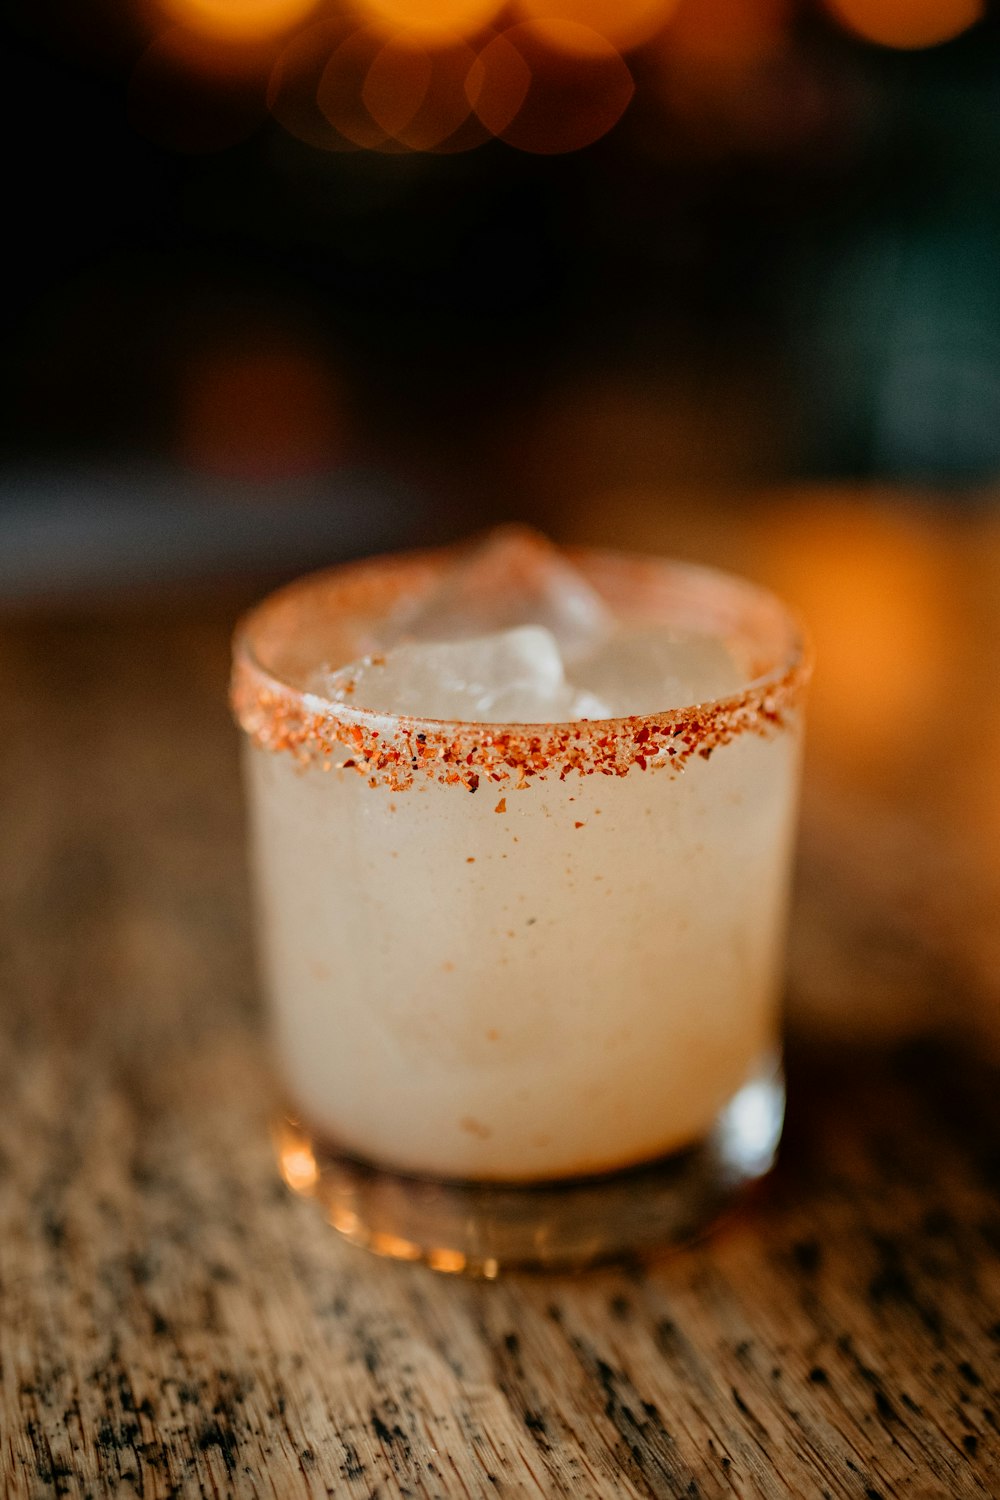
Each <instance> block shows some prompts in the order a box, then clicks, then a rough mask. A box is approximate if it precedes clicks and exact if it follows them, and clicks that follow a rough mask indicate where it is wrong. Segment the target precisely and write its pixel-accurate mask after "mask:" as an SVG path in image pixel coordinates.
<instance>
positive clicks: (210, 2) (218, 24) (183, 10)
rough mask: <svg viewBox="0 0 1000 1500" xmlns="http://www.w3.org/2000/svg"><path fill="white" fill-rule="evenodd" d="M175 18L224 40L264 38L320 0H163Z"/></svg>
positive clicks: (294, 21)
mask: <svg viewBox="0 0 1000 1500" xmlns="http://www.w3.org/2000/svg"><path fill="white" fill-rule="evenodd" d="M159 4H160V7H161V9H162V10H163V11H164V13H165V14H166V15H167V16H168V17H169V18H170V20H172V21H176V22H179V23H180V24H181V25H182V26H186V27H189V28H190V29H191V30H192V31H197V32H200V33H201V34H202V35H204V36H211V37H217V38H219V39H220V40H221V41H234V42H248V41H261V40H264V39H266V38H269V37H273V36H279V35H280V34H281V33H282V32H284V31H289V30H290V29H291V28H292V27H293V26H297V25H299V24H300V23H301V22H302V21H304V20H305V18H306V17H307V16H308V15H309V14H310V12H311V11H314V10H315V9H316V6H317V4H318V0H159Z"/></svg>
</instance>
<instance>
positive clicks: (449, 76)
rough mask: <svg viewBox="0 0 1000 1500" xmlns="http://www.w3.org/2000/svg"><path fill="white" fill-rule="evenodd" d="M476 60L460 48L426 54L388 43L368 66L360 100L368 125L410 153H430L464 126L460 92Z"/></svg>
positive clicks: (404, 42) (465, 107)
mask: <svg viewBox="0 0 1000 1500" xmlns="http://www.w3.org/2000/svg"><path fill="white" fill-rule="evenodd" d="M475 61H476V54H475V53H474V52H473V51H472V49H471V47H468V46H466V45H465V44H464V43H461V42H459V43H455V44H453V45H452V46H450V47H446V48H436V49H434V50H433V51H428V50H427V49H425V48H423V47H416V48H415V47H413V46H412V45H411V44H410V41H409V39H408V38H406V39H403V38H398V39H396V40H393V41H389V42H387V43H386V45H385V46H384V47H383V48H382V50H381V52H379V54H378V56H377V57H376V58H375V59H374V61H373V62H372V65H371V67H370V68H369V70H368V75H367V77H366V78H365V83H364V88H363V90H362V99H363V101H364V104H365V107H366V108H367V110H368V113H369V114H370V115H371V117H372V119H373V120H374V121H375V122H376V123H377V124H378V125H381V126H382V128H383V130H385V131H386V133H387V134H388V135H390V136H392V138H393V139H394V140H397V141H399V142H400V143H401V144H402V145H404V146H407V147H409V149H410V150H411V151H431V150H433V149H435V148H437V147H439V146H441V145H442V144H443V143H444V142H446V141H448V140H449V139H451V138H452V137H453V136H454V135H455V133H456V132H457V131H458V130H460V128H461V127H462V126H463V125H464V124H465V121H466V120H467V119H468V117H469V115H470V113H471V105H470V104H469V100H468V97H467V95H466V91H465V83H466V79H467V78H468V75H469V70H470V69H471V68H472V66H473V65H474V63H475Z"/></svg>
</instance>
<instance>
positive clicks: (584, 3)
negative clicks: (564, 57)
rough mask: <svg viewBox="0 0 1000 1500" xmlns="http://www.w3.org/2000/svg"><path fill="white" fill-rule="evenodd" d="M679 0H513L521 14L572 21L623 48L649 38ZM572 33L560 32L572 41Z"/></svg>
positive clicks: (638, 44) (661, 25)
mask: <svg viewBox="0 0 1000 1500" xmlns="http://www.w3.org/2000/svg"><path fill="white" fill-rule="evenodd" d="M678 3H679V0H516V9H517V11H518V12H519V14H521V15H522V16H525V17H529V18H531V19H535V20H555V21H575V22H576V23H577V24H578V25H580V26H585V27H588V28H589V29H590V30H591V31H596V32H597V33H598V35H599V36H603V37H604V38H606V40H607V41H609V42H611V43H612V45H614V46H615V47H618V48H620V49H622V50H627V49H628V48H631V47H637V46H640V45H641V44H642V43H643V42H647V41H649V39H650V37H653V36H655V35H656V33H657V32H658V31H660V30H661V29H662V27H663V26H664V25H665V24H666V22H667V20H668V19H669V18H670V16H671V15H672V14H673V13H674V11H675V10H676V9H677V5H678ZM573 38H574V33H573V32H572V31H569V32H565V33H563V36H562V38H561V41H562V44H563V45H572V42H573Z"/></svg>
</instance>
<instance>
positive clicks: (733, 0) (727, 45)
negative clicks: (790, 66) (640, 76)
mask: <svg viewBox="0 0 1000 1500" xmlns="http://www.w3.org/2000/svg"><path fill="white" fill-rule="evenodd" d="M790 8H791V7H790V0H680V4H679V6H678V7H677V9H676V12H675V14H674V16H673V18H672V19H671V21H670V23H669V26H668V28H667V31H666V33H665V38H664V39H665V42H666V45H667V47H668V48H669V50H670V52H671V54H672V55H673V56H674V57H675V58H677V59H679V60H683V61H685V62H687V63H688V64H689V65H692V66H695V67H697V66H701V67H713V68H719V67H724V68H733V67H738V68H745V67H747V66H749V65H751V64H754V63H758V62H760V61H762V60H763V59H765V58H768V57H772V56H774V54H775V53H776V52H778V51H780V50H781V48H782V47H783V45H784V41H785V37H786V28H787V25H788V21H789V18H790Z"/></svg>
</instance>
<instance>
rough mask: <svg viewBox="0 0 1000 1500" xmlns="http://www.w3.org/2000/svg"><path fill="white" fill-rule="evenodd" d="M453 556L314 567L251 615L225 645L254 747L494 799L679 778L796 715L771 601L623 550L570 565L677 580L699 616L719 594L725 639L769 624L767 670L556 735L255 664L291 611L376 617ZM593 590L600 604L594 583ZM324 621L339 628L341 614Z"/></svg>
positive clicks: (577, 557) (404, 556)
mask: <svg viewBox="0 0 1000 1500" xmlns="http://www.w3.org/2000/svg"><path fill="white" fill-rule="evenodd" d="M453 556H454V551H453V549H450V548H442V549H437V550H435V551H427V552H408V553H396V554H390V555H388V556H385V557H380V558H375V559H370V560H368V561H366V562H362V563H352V564H346V565H343V566H338V567H334V568H329V569H324V570H323V571H321V572H319V573H313V574H309V575H306V576H305V577H303V578H300V579H298V580H296V581H295V582H293V583H291V584H288V585H287V586H286V587H285V588H283V589H279V590H278V591H277V592H276V593H273V594H270V595H268V596H267V598H265V599H264V600H262V601H261V602H260V603H259V604H258V605H256V606H255V607H254V608H253V609H251V610H250V611H249V612H248V614H246V615H245V616H244V617H243V619H242V620H241V621H240V622H239V624H238V625H237V628H236V632H235V635H234V640H233V672H232V682H231V692H230V702H231V705H232V709H233V712H234V715H235V717H236V721H237V723H238V724H239V726H240V727H241V728H242V729H243V730H244V731H245V733H246V734H247V735H248V736H249V738H250V740H251V741H252V742H253V744H254V745H256V746H258V747H259V748H261V749H265V750H268V751H272V752H276V753H277V752H284V753H290V754H292V755H293V756H294V757H295V759H296V760H297V761H298V762H299V763H300V764H302V765H304V766H305V765H314V764H319V765H320V766H321V767H322V768H323V769H325V770H330V769H338V770H354V771H357V772H358V773H359V774H361V775H362V776H364V777H366V778H367V780H368V782H369V785H371V786H373V787H374V786H379V785H385V786H388V787H390V788H391V789H392V790H394V791H402V790H405V789H406V788H408V787H410V786H412V785H413V783H414V782H415V781H416V780H417V779H418V778H423V777H426V778H429V779H430V780H432V781H437V782H441V783H443V784H446V785H460V786H463V787H464V788H465V789H466V790H467V791H469V792H476V791H478V790H479V789H480V788H486V787H493V788H495V789H497V790H499V791H500V792H501V794H502V793H503V792H506V791H510V790H518V789H521V788H524V787H527V786H529V785H530V784H531V783H532V781H534V780H536V779H549V778H552V777H557V778H558V779H559V780H560V781H562V780H565V779H566V777H567V776H569V775H570V774H571V773H573V772H577V773H578V774H580V775H594V774H596V775H605V776H624V775H626V774H627V773H628V772H629V771H630V770H632V769H633V767H638V768H639V769H640V770H641V771H648V770H658V771H665V772H667V773H668V774H670V775H678V774H679V773H680V772H682V771H683V770H684V768H685V766H686V765H687V763H688V762H689V761H690V760H691V758H692V757H693V756H699V757H701V758H702V759H705V760H707V759H708V758H709V757H710V756H711V755H712V754H713V752H714V751H715V750H716V749H718V748H719V747H720V746H723V745H726V744H728V743H729V742H730V741H732V740H734V739H736V738H737V737H738V736H739V735H742V734H755V735H758V736H761V737H763V738H770V737H772V736H773V735H775V734H778V733H780V732H781V731H782V730H784V729H785V728H786V727H788V725H789V723H790V721H791V719H792V717H793V716H794V714H795V713H796V711H797V710H798V708H799V707H800V706H801V703H802V700H803V697H804V694H805V690H806V687H807V685H808V681H809V676H810V673H811V668H812V654H811V650H810V647H809V644H808V639H807V636H806V632H805V630H804V628H803V627H802V624H801V622H800V621H799V619H798V617H797V616H796V615H795V614H794V612H793V611H792V610H790V609H789V608H788V607H787V606H786V605H785V604H783V603H782V602H781V601H780V600H779V599H778V598H777V596H776V595H774V594H771V593H770V592H768V591H767V590H765V589H762V588H759V587H758V586H757V585H754V584H751V583H749V582H748V581H746V580H745V579H742V578H739V577H737V576H736V575H735V574H730V573H725V572H722V571H720V570H716V569H712V568H705V567H701V566H699V565H696V564H693V563H681V562H675V561H673V560H669V559H661V558H655V557H646V556H643V555H641V554H633V553H618V552H603V551H591V550H572V551H569V552H568V553H567V556H568V557H569V558H570V560H571V561H572V562H573V563H574V564H575V565H576V566H578V567H580V568H581V570H582V571H583V572H584V573H585V575H586V576H587V577H588V579H589V581H590V582H591V583H595V577H596V579H600V578H601V577H604V579H605V588H607V587H608V585H609V583H610V584H612V585H613V582H614V575H621V574H622V573H623V572H624V573H627V574H628V575H629V583H630V584H632V583H637V584H639V585H640V586H641V585H644V586H645V587H646V591H647V592H649V591H650V588H651V587H652V591H653V592H656V593H659V594H661V595H662V594H664V593H666V594H669V593H670V588H671V584H673V585H674V586H675V587H676V585H677V584H678V583H679V581H680V580H684V582H686V583H687V584H688V585H689V586H690V588H691V590H692V592H691V594H690V596H689V598H688V605H689V607H690V606H691V605H693V606H694V609H695V611H696V612H697V610H698V608H699V605H700V607H701V608H702V609H704V608H705V607H706V606H707V607H708V608H709V609H711V604H712V595H714V596H715V601H714V602H715V605H716V609H717V610H718V606H719V603H720V595H721V596H723V597H725V596H728V603H729V605H730V606H731V607H732V606H735V612H732V609H731V612H730V614H729V626H730V631H731V633H736V632H738V631H740V630H741V626H742V634H743V635H744V636H746V635H747V633H748V631H749V630H750V627H751V624H752V622H753V619H754V618H756V620H757V625H758V628H759V627H760V625H761V623H762V620H763V624H764V626H765V628H767V627H768V626H769V627H770V629H771V630H772V631H773V630H774V629H775V627H780V629H781V632H782V634H783V636H784V638H785V639H784V649H782V650H780V651H779V650H778V649H777V647H776V646H775V645H774V644H772V648H771V652H770V655H771V656H776V657H777V658H778V659H777V661H776V663H775V664H773V665H771V666H770V667H769V668H767V669H766V670H763V671H760V672H759V673H758V674H757V675H755V676H753V677H752V679H751V680H750V681H749V682H748V684H747V686H746V687H745V688H743V689H742V690H741V691H740V692H739V693H736V694H733V695H731V696H728V697H725V698H719V699H715V700H712V701H709V702H705V703H700V704H695V705H690V706H686V707H683V708H675V709H669V710H660V711H657V712H654V713H652V714H642V715H631V716H628V717H623V718H616V719H580V720H577V721H574V722H571V723H559V724H475V723H466V722H463V721H459V720H443V719H425V718H416V717H411V716H407V715H396V714H390V713H386V712H384V711H379V710H376V709H368V708H364V707H360V706H357V705H355V704H346V703H340V702H334V701H332V700H330V699H326V698H324V697H323V696H322V695H321V694H318V693H315V692H311V691H308V690H306V689H304V688H300V687H296V686H295V684H294V683H293V682H289V681H285V680H283V678H282V677H281V676H280V675H278V673H277V672H275V671H272V670H270V669H269V668H268V667H267V666H265V665H264V664H263V663H262V662H261V660H260V659H259V644H260V636H261V635H266V634H267V632H268V627H270V628H271V634H272V636H273V633H274V628H273V618H272V617H273V616H274V615H275V614H277V615H279V616H280V615H281V614H282V613H283V612H286V613H287V612H288V611H292V612H294V610H295V608H296V606H297V605H298V606H301V604H302V601H303V599H305V600H306V601H307V603H308V602H309V601H310V600H311V601H312V602H313V603H315V602H316V601H317V600H320V601H322V602H323V603H324V604H326V605H327V606H329V603H330V600H331V598H332V599H334V600H335V598H336V595H337V592H338V590H339V591H340V593H341V594H343V595H345V596H346V598H347V600H348V602H349V601H352V600H353V606H354V611H355V616H354V617H355V618H357V617H358V616H359V615H361V614H362V613H363V612H364V611H363V609H362V605H365V604H366V605H367V608H368V610H369V611H372V612H374V613H377V612H378V610H379V609H380V608H381V610H382V611H383V613H384V612H385V611H386V608H387V607H388V606H391V605H392V604H393V603H397V602H398V601H399V600H400V599H401V598H404V597H405V596H406V590H407V587H408V588H409V592H410V593H411V594H412V593H413V591H414V587H415V588H416V591H417V592H419V591H420V588H421V587H424V588H427V587H430V586H432V585H433V583H434V582H435V581H436V579H437V578H438V576H439V575H440V573H441V571H442V569H443V568H444V567H445V566H446V565H447V562H448V561H449V560H450V559H451V558H453ZM619 581H621V580H619ZM598 591H599V592H602V593H604V590H601V589H600V587H599V585H598ZM630 592H634V590H631V589H630ZM328 612H329V611H328ZM333 613H334V617H335V618H336V617H337V614H338V612H337V611H336V610H335V611H334V612H333ZM345 613H347V614H348V617H350V615H349V611H347V612H345ZM765 617H766V618H765ZM719 623H720V622H719V621H718V620H717V621H716V624H717V625H718V624H719ZM286 633H287V627H286ZM359 654H360V653H359Z"/></svg>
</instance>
